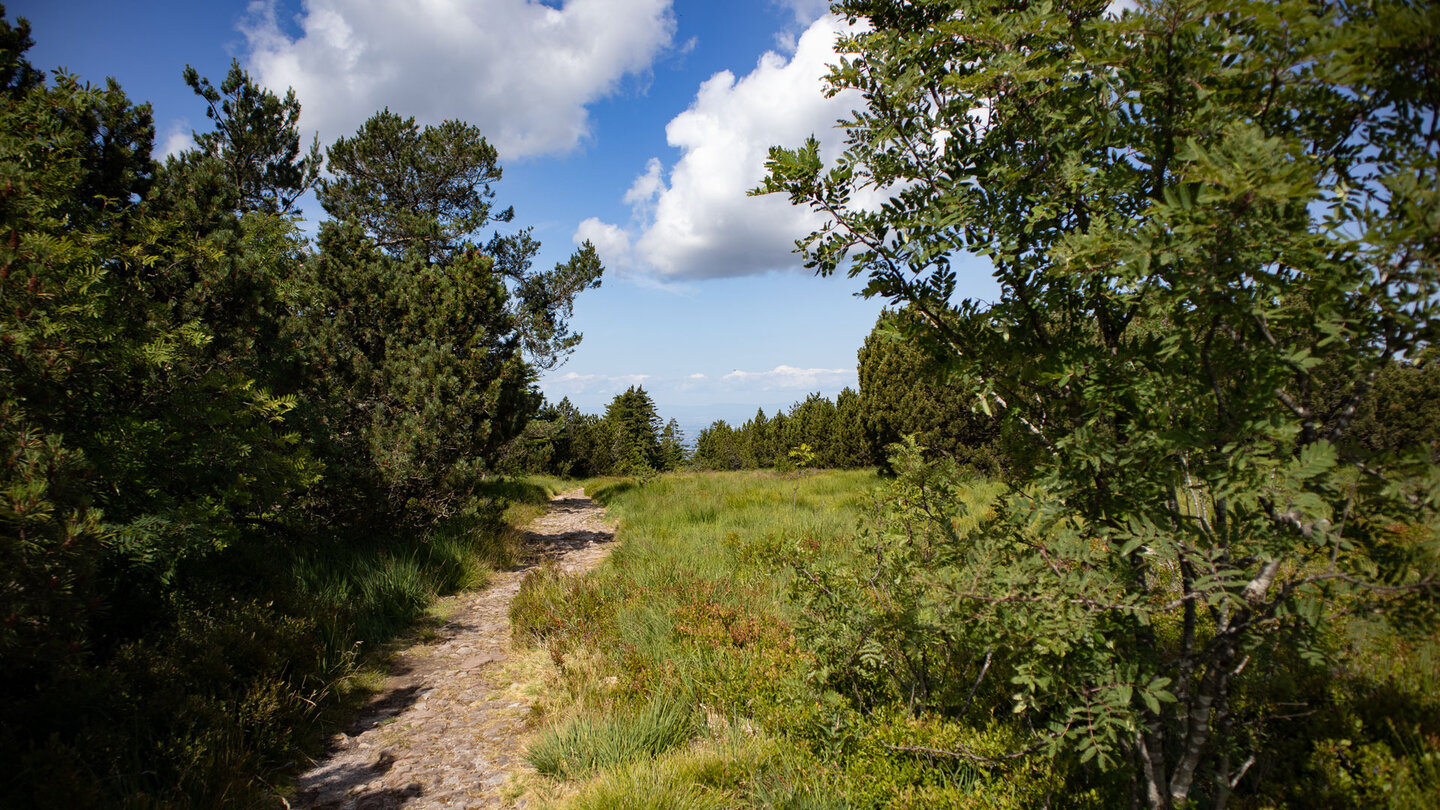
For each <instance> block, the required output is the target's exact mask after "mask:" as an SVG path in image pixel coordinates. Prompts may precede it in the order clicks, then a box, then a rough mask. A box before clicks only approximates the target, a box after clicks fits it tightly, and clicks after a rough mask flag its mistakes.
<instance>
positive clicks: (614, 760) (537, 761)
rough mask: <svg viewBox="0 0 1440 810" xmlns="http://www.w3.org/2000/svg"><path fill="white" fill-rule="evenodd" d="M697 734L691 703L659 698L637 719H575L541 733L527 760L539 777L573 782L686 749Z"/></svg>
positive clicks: (638, 715)
mask: <svg viewBox="0 0 1440 810" xmlns="http://www.w3.org/2000/svg"><path fill="white" fill-rule="evenodd" d="M699 730H700V723H699V721H698V716H697V714H696V712H695V710H694V707H693V705H692V704H691V703H690V702H689V701H686V700H683V699H682V700H668V699H665V698H659V697H657V698H655V699H652V700H651V701H650V703H649V704H648V705H646V706H645V707H644V708H643V709H642V710H641V711H639V712H635V713H633V714H622V715H618V716H614V717H608V718H599V717H594V716H590V715H581V716H578V717H574V718H571V719H570V720H569V721H568V722H566V723H565V724H564V725H562V726H561V727H559V728H558V729H553V730H551V731H548V732H546V733H544V734H542V735H541V736H540V738H539V739H538V740H536V741H535V743H534V744H533V745H531V746H530V750H529V751H528V752H527V754H526V758H527V759H528V760H529V761H530V764H531V765H533V766H535V770H537V771H539V772H540V773H543V774H546V775H548V776H557V777H564V778H574V777H578V776H583V775H585V774H589V773H592V772H594V771H596V770H601V769H605V768H611V767H614V766H616V765H622V764H625V763H630V762H636V761H639V760H641V759H648V758H652V757H655V756H656V755H658V754H662V753H664V752H666V751H669V750H671V749H673V748H676V747H678V746H681V745H684V744H685V743H686V742H688V741H689V740H690V738H691V737H693V736H694V735H695V734H696V733H697V732H698V731H699Z"/></svg>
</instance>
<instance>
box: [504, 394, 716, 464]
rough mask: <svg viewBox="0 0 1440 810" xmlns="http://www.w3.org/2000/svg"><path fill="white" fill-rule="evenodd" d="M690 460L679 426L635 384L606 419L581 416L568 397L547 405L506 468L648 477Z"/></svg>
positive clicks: (513, 447)
mask: <svg viewBox="0 0 1440 810" xmlns="http://www.w3.org/2000/svg"><path fill="white" fill-rule="evenodd" d="M688 460H689V453H688V451H687V450H686V447H685V436H684V432H683V431H681V430H680V425H679V423H677V422H676V421H675V420H674V419H671V420H669V421H668V422H665V421H662V420H661V417H660V414H659V412H658V411H657V410H656V408H655V401H654V400H653V399H651V397H650V394H649V393H647V392H646V391H645V389H644V388H643V387H641V386H631V387H630V388H628V389H627V390H626V391H625V392H624V393H621V394H617V395H616V396H615V398H614V399H612V400H611V401H610V404H609V405H607V406H606V407H605V413H604V415H603V416H602V415H596V414H587V413H581V412H580V410H579V409H578V408H576V407H575V406H574V405H573V404H571V402H570V399H569V398H568V397H566V398H563V399H561V400H560V402H559V403H557V404H553V405H552V404H550V403H545V404H544V405H542V406H541V408H540V410H539V412H538V413H537V414H536V415H535V417H534V418H533V419H531V420H530V423H529V424H528V425H526V426H525V429H524V431H523V432H521V434H520V435H518V436H516V437H515V438H514V439H512V440H511V441H510V442H509V443H508V444H507V445H506V446H505V447H504V448H503V450H502V452H501V459H500V469H501V470H503V471H505V472H509V473H546V474H549V475H558V476H561V477H568V478H589V477H592V476H599V475H640V476H647V475H653V474H656V473H661V472H668V471H671V470H678V469H680V468H681V467H682V466H683V465H684V464H685V463H686V462H687V461H688Z"/></svg>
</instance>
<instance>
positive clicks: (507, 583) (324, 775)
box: [289, 489, 615, 810]
mask: <svg viewBox="0 0 1440 810" xmlns="http://www.w3.org/2000/svg"><path fill="white" fill-rule="evenodd" d="M614 536H615V534H614V527H613V526H610V525H608V524H607V523H605V520H604V510H603V509H602V508H601V507H600V506H599V505H598V504H596V503H595V502H594V501H592V500H590V499H589V498H587V497H585V493H584V491H583V490H580V489H575V490H571V491H569V492H564V493H561V494H560V495H557V496H555V498H553V499H552V500H551V501H550V507H549V511H548V512H547V513H546V514H545V515H544V516H542V517H540V518H537V519H536V520H535V521H534V522H533V523H531V524H530V526H529V527H528V528H527V530H526V545H527V549H528V551H529V554H530V559H529V560H528V561H527V563H526V564H525V565H523V566H521V567H519V568H517V569H515V570H511V571H504V572H500V573H497V574H495V575H493V576H492V577H491V581H490V584H489V585H488V586H487V587H486V588H485V589H483V590H480V591H473V592H470V593H464V594H459V595H457V596H454V597H451V599H452V600H453V602H452V605H453V608H454V609H453V611H452V612H451V615H450V618H449V620H448V621H446V622H445V624H444V625H443V626H442V627H441V628H440V629H439V638H438V639H436V640H435V641H432V642H428V643H424V644H419V645H416V646H414V647H411V648H410V649H408V650H406V651H405V652H403V653H401V654H400V655H399V656H397V659H396V661H395V664H394V666H393V667H392V669H391V674H390V677H389V678H388V680H387V681H386V683H385V688H384V689H383V690H382V691H381V692H380V694H378V695H376V696H375V698H374V699H373V700H372V701H371V703H370V705H369V706H367V707H366V708H365V709H364V710H362V711H361V713H360V715H359V717H357V718H356V720H355V722H354V723H353V724H352V725H351V727H350V728H348V729H347V730H346V731H344V732H342V733H340V734H337V735H335V737H334V738H332V740H331V745H330V748H329V749H328V750H327V751H326V753H325V754H324V756H322V757H321V758H320V759H319V760H318V761H316V762H315V764H314V766H313V767H312V768H311V769H310V770H308V771H306V772H305V773H304V774H302V775H301V776H300V778H299V779H298V780H297V782H296V794H295V796H294V797H293V798H292V799H291V801H290V802H289V805H290V806H291V807H292V808H296V810H299V808H307V809H308V810H392V808H406V810H421V808H427V809H428V808H441V807H444V808H479V807H501V806H502V801H501V797H500V791H501V788H502V787H503V786H504V784H505V782H506V781H507V780H508V779H509V777H510V775H511V774H512V773H514V772H516V771H518V770H520V768H521V767H522V764H523V755H524V752H523V750H522V748H521V739H522V737H523V736H524V735H525V732H526V728H525V719H526V717H527V716H528V714H529V710H530V707H529V705H528V704H526V703H525V702H524V699H523V698H522V697H519V696H516V695H513V694H507V693H506V687H508V686H509V684H504V683H492V682H491V681H490V679H489V678H487V677H486V673H487V672H489V671H491V670H492V669H493V667H494V666H495V665H496V664H498V663H500V662H503V661H505V660H506V659H507V658H508V657H509V652H510V602H511V601H512V600H513V599H514V598H515V594H516V593H517V592H518V591H519V590H520V580H522V579H524V577H525V573H526V572H527V571H528V570H530V569H531V568H534V567H535V566H537V565H540V564H542V563H545V562H547V561H554V562H555V564H556V565H558V566H559V567H560V568H561V569H562V570H565V571H570V572H582V573H583V572H585V571H589V570H590V569H592V568H594V567H595V566H597V565H599V564H600V561H601V560H603V559H604V558H605V556H606V555H607V554H609V553H610V549H611V548H612V545H613V544H612V542H611V541H612V540H613V539H614Z"/></svg>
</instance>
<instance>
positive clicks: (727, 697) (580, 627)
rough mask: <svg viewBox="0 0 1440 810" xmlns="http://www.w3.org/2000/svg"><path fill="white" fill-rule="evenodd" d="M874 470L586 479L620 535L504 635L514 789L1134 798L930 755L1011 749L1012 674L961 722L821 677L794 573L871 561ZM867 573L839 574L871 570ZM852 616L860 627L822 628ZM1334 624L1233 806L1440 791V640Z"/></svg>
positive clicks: (525, 609) (979, 799) (1109, 786)
mask: <svg viewBox="0 0 1440 810" xmlns="http://www.w3.org/2000/svg"><path fill="white" fill-rule="evenodd" d="M883 486H884V482H883V481H882V480H881V479H879V478H878V477H877V476H876V475H875V474H874V473H873V472H867V471H812V472H808V473H806V474H804V475H801V476H797V475H795V474H794V473H793V472H792V473H788V474H782V473H777V472H774V471H748V472H719V473H675V474H667V475H665V476H662V477H660V478H658V479H655V480H652V481H649V482H647V483H644V484H637V483H636V482H633V481H630V480H627V479H602V480H596V481H591V482H589V483H588V484H587V491H588V492H589V493H590V494H591V495H592V496H593V497H594V498H596V499H597V500H599V501H601V502H602V503H604V504H606V506H607V507H608V509H609V511H610V515H611V517H612V518H613V519H615V520H617V521H618V524H619V530H618V539H619V541H620V544H619V546H618V547H617V548H616V550H615V551H614V552H613V554H612V556H611V557H610V558H609V559H608V560H607V561H606V563H605V564H603V565H602V566H601V567H600V568H599V569H597V570H595V571H593V572H591V573H590V574H589V575H586V576H584V577H580V576H574V575H568V574H565V573H562V572H559V571H557V570H554V569H537V570H536V571H534V572H532V573H531V574H530V575H528V577H527V579H526V580H525V582H524V584H523V585H522V587H521V591H520V593H519V595H518V596H517V598H516V601H515V603H514V605H513V607H512V614H511V615H512V619H513V621H514V625H513V627H514V633H515V640H516V642H517V643H518V644H519V645H520V646H522V647H527V648H529V650H530V652H529V653H527V654H526V655H522V656H521V659H522V663H521V664H519V665H517V666H518V668H519V669H525V670H526V671H525V672H523V673H520V674H517V675H516V678H517V679H520V680H524V679H525V678H526V677H529V678H530V679H531V681H532V688H531V696H532V698H534V705H535V706H536V711H537V712H538V722H539V724H538V728H539V729H540V730H539V732H538V733H537V735H536V736H535V738H534V740H533V742H532V743H531V746H530V748H529V751H528V759H529V761H530V763H531V764H532V765H533V766H534V767H535V768H536V770H537V771H538V772H539V774H538V775H537V776H535V777H532V781H531V782H530V783H528V784H525V785H522V786H521V787H520V788H517V789H519V790H530V791H533V792H534V793H535V794H536V795H538V796H539V797H540V798H541V800H542V802H543V803H544V804H545V805H546V806H550V807H554V808H577V809H578V808H594V809H596V810H599V809H600V808H635V807H655V808H662V807H663V808H733V807H757V808H840V807H888V808H916V809H917V810H918V808H943V807H956V808H1020V807H1078V808H1103V807H1112V806H1117V803H1118V805H1124V804H1126V803H1128V799H1129V796H1130V790H1131V787H1130V785H1129V783H1128V782H1126V781H1124V780H1125V777H1124V776H1123V773H1124V771H1123V769H1122V770H1121V771H1115V772H1110V773H1097V772H1095V771H1094V770H1093V769H1090V770H1086V769H1084V768H1083V763H1079V762H1077V761H1076V757H1075V756H1074V755H1068V756H1058V757H1054V758H1049V757H1045V756H1033V757H1024V758H1020V759H1015V760H1009V761H1005V762H1003V763H995V762H991V763H978V762H973V761H967V760H963V759H956V758H954V757H947V756H943V755H937V754H939V753H940V752H943V751H947V750H949V751H953V750H957V749H958V750H970V751H980V752H988V753H989V754H991V755H996V754H999V753H1000V752H1005V751H1013V750H1017V749H1020V748H1022V747H1024V746H1025V744H1026V741H1025V739H1024V737H1023V736H1022V735H1021V734H1020V732H1019V728H1018V725H1017V721H1016V720H1015V719H1014V716H1013V715H1012V713H1011V712H1010V711H1009V701H1008V700H1007V695H1008V692H1007V691H1006V690H1007V688H1008V687H1009V683H1008V675H1002V676H1000V677H998V678H992V679H991V680H992V681H995V682H996V683H995V684H994V685H993V686H991V687H987V688H989V689H991V690H992V691H993V690H998V691H995V693H994V694H991V695H989V696H988V698H987V701H982V700H979V699H977V700H975V701H974V705H975V706H980V708H979V709H975V708H972V709H971V710H969V711H968V712H965V713H964V716H963V717H960V716H957V715H955V714H942V713H937V712H927V711H911V710H910V708H909V706H907V705H906V701H905V699H904V697H903V696H898V697H892V698H891V699H889V700H872V701H869V702H868V704H867V705H863V706H862V705H860V703H861V702H859V701H855V700H851V699H850V698H849V696H848V695H843V694H841V693H840V692H839V691H837V690H836V689H835V688H832V687H833V684H834V683H836V682H837V679H835V678H834V677H833V675H834V672H833V670H834V669H835V668H837V667H840V668H843V667H844V666H845V665H846V663H848V662H843V661H842V662H840V663H838V664H837V663H836V660H835V658H834V656H833V655H831V656H830V657H828V658H827V657H826V655H824V654H821V653H819V652H817V651H820V650H823V649H824V648H826V647H827V644H828V641H829V638H830V637H831V636H830V635H827V628H826V627H824V626H820V627H818V628H817V627H816V624H815V621H814V616H810V617H809V621H808V624H807V617H806V616H805V615H802V612H801V611H802V607H801V605H802V604H803V603H804V600H802V599H799V598H797V597H796V593H797V589H796V585H797V579H796V578H797V577H800V576H805V575H806V573H805V571H806V570H807V568H808V569H809V570H819V569H821V568H828V569H829V570H839V569H846V568H848V569H849V570H851V571H856V572H865V571H869V570H878V569H876V567H875V565H874V561H873V559H867V555H872V556H873V553H874V550H873V547H869V548H867V546H866V545H865V540H864V537H865V531H864V529H865V528H866V523H867V522H869V521H873V520H875V514H876V512H875V508H874V506H873V504H874V503H875V499H876V497H877V493H878V491H879V489H880V488H881V487H883ZM999 490H1000V487H999V485H997V484H994V483H991V482H989V481H986V480H984V479H980V478H976V479H974V480H973V481H972V482H971V483H970V484H969V485H968V488H967V489H965V490H964V491H963V492H962V495H961V497H962V499H964V500H967V501H968V503H967V515H968V516H969V517H967V518H965V520H964V521H962V522H965V523H966V524H967V525H965V526H958V527H957V528H959V529H960V530H961V531H972V530H975V529H976V528H977V526H978V525H979V524H981V523H983V521H984V520H985V519H986V517H985V515H986V509H987V506H986V504H987V502H989V501H990V500H991V499H992V498H993V497H995V495H996V493H998V492H999ZM969 524H975V525H969ZM796 561H806V562H805V566H803V567H802V566H798V565H796ZM865 576H867V575H864V574H862V575H861V576H859V577H856V578H855V579H854V580H853V581H858V582H860V583H861V584H862V587H863V584H864V580H865ZM921 578H923V575H921ZM878 585H879V584H878V583H877V587H874V588H872V589H871V592H872V593H873V594H875V598H876V599H884V598H886V597H884V596H882V594H884V593H887V592H893V586H894V585H895V583H890V587H891V590H889V591H887V588H886V587H878ZM807 589H808V590H809V592H810V593H812V594H813V593H814V588H810V587H808V586H807ZM910 619H914V620H915V621H919V622H924V621H927V620H926V619H925V618H924V617H907V620H910ZM845 633H850V634H851V636H850V637H851V638H854V637H855V628H841V627H835V628H833V634H832V635H833V637H836V638H838V637H840V636H841V635H842V634H845ZM1334 643H1336V644H1338V645H1346V646H1347V647H1348V649H1349V650H1350V653H1349V654H1347V655H1342V656H1340V657H1339V660H1340V661H1341V662H1342V663H1340V664H1339V665H1337V666H1335V667H1333V668H1331V669H1329V670H1325V671H1316V672H1314V674H1313V680H1311V681H1307V682H1305V683H1296V684H1291V685H1288V686H1287V685H1284V684H1271V685H1269V686H1267V687H1266V688H1265V689H1263V690H1261V691H1260V692H1259V693H1256V694H1260V695H1268V696H1270V697H1272V698H1273V695H1275V694H1288V695H1290V697H1289V698H1274V699H1292V700H1296V701H1305V702H1306V704H1307V705H1309V706H1311V707H1312V710H1309V711H1308V713H1303V716H1297V718H1296V719H1295V720H1293V721H1291V722H1293V723H1295V724H1296V725H1295V726H1294V727H1293V729H1291V731H1293V733H1290V734H1282V735H1281V736H1280V737H1277V738H1276V739H1275V741H1274V743H1273V744H1274V746H1276V748H1275V751H1274V752H1273V753H1274V754H1275V756H1276V757H1278V759H1277V760H1276V761H1278V762H1279V763H1280V766H1279V767H1269V770H1268V771H1267V772H1266V773H1262V774H1259V775H1258V778H1257V779H1256V783H1257V785H1259V787H1260V790H1258V791H1256V792H1255V793H1253V794H1252V795H1251V797H1249V798H1248V799H1246V800H1244V801H1241V800H1239V797H1237V801H1234V802H1232V803H1231V806H1232V807H1287V806H1288V807H1307V806H1327V807H1421V806H1433V805H1430V804H1429V802H1430V801H1431V800H1432V799H1435V798H1437V797H1440V753H1437V751H1440V745H1437V740H1436V739H1435V738H1434V731H1435V729H1437V728H1440V682H1437V678H1440V668H1437V665H1436V664H1437V654H1440V644H1437V643H1436V640H1435V639H1434V638H1428V637H1415V636H1412V635H1407V634H1406V633H1405V632H1404V631H1403V630H1397V629H1395V628H1393V627H1389V626H1382V625H1380V624H1378V623H1372V622H1369V621H1366V620H1365V619H1364V618H1363V617H1355V618H1354V619H1353V620H1351V621H1348V622H1345V623H1341V624H1337V626H1336V627H1335V634H1334ZM841 646H843V644H842V645H841ZM861 647H862V649H861V650H860V652H859V654H861V655H863V645H861ZM524 660H528V661H529V663H528V664H525V663H523V661H524ZM997 666H998V664H997ZM527 667H528V669H526V668H527ZM963 686H965V687H966V688H969V684H968V683H967V684H964V685H963ZM1292 687H1293V688H1292ZM963 691H964V690H962V692H963ZM970 697H975V694H974V691H973V689H972V690H971V692H970ZM1267 699H1269V698H1267ZM967 702H968V699H967ZM982 704H983V705H982ZM912 705H913V704H912ZM985 706H989V707H991V708H985Z"/></svg>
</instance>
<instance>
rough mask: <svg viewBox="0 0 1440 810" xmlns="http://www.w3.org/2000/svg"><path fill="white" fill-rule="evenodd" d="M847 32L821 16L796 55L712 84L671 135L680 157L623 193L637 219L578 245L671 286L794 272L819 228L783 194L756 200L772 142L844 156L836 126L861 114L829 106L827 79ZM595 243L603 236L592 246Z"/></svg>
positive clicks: (770, 56)
mask: <svg viewBox="0 0 1440 810" xmlns="http://www.w3.org/2000/svg"><path fill="white" fill-rule="evenodd" d="M844 25H845V24H844V23H843V22H842V21H840V20H838V19H836V18H834V17H829V16H826V17H822V18H820V19H818V20H816V21H815V22H814V23H812V24H811V25H810V27H809V28H808V29H806V31H805V33H804V34H803V35H802V36H801V37H800V39H799V41H798V43H797V44H796V48H795V52H794V55H793V56H791V57H790V58H788V59H787V58H786V57H784V56H782V55H780V54H778V53H774V52H770V53H766V54H765V55H764V56H762V57H761V58H760V61H759V63H758V64H757V65H756V66H755V68H754V70H752V71H751V72H750V73H749V74H747V75H745V76H743V77H741V78H739V79H737V78H736V77H735V75H734V74H732V73H731V72H730V71H722V72H720V73H717V74H715V75H714V76H712V77H711V78H710V79H708V80H706V81H705V82H704V83H703V84H702V85H701V86H700V89H699V91H698V92H697V93H696V94H695V99H694V100H693V101H692V102H691V104H690V107H689V109H687V110H685V111H684V112H683V113H681V114H679V115H677V116H676V117H675V118H674V119H672V120H671V121H670V123H669V124H668V125H667V126H666V128H665V136H666V139H667V141H668V142H669V144H670V145H671V146H675V147H678V148H679V149H680V150H681V152H682V154H681V156H680V158H679V160H677V161H676V162H675V164H674V165H673V166H671V167H670V168H669V170H668V171H666V170H665V168H664V165H663V164H662V163H661V161H660V160H658V159H651V160H650V161H649V163H648V164H647V165H646V167H645V171H644V172H643V173H642V174H640V175H639V176H638V177H637V178H636V180H635V182H634V183H633V184H632V185H631V187H630V189H629V191H627V192H626V193H625V197H624V199H625V202H626V203H628V204H629V205H630V206H631V213H632V222H631V223H630V224H629V226H628V227H621V226H618V225H613V224H610V223H604V222H601V221H600V220H598V219H593V218H592V219H589V220H586V221H585V222H584V223H581V225H580V228H579V230H577V232H576V235H575V238H576V239H577V240H580V239H583V238H589V239H590V240H591V241H593V242H595V244H596V247H597V249H599V250H600V254H601V256H602V257H604V258H605V260H606V262H607V265H615V266H632V265H633V266H635V267H637V268H639V269H640V270H642V271H645V272H650V273H653V274H655V275H658V276H659V277H661V278H664V279H669V280H678V279H703V278H719V277H725V276H742V275H750V274H756V273H764V272H767V271H771V270H782V269H789V268H794V267H798V266H799V264H800V260H799V257H797V256H796V255H795V254H794V247H795V240H796V239H797V238H799V237H802V236H804V235H805V234H807V233H809V232H811V231H813V230H815V229H817V228H818V227H819V226H820V225H821V224H822V223H823V219H822V218H821V217H820V216H819V215H817V214H814V213H811V212H810V211H808V210H806V209H804V208H797V207H795V206H792V205H790V203H789V201H788V200H786V199H785V198H784V196H783V195H769V196H765V197H750V196H747V194H746V192H747V191H748V190H749V189H751V188H754V187H755V186H757V185H759V184H760V181H761V179H762V178H763V177H764V176H765V158H766V156H767V152H768V150H769V148H770V147H771V146H773V145H785V146H799V145H801V144H802V143H803V142H804V140H805V138H807V137H808V136H810V135H812V134H813V135H815V136H816V137H817V138H819V139H820V142H821V145H822V154H823V155H825V156H827V157H833V156H834V155H836V154H838V153H839V152H840V147H841V139H842V137H843V133H842V132H841V131H839V130H838V129H836V128H835V122H836V120H837V119H839V118H842V117H844V116H845V115H846V114H847V113H848V112H849V110H851V109H852V108H854V107H856V106H858V104H859V98H858V96H856V95H854V94H853V93H852V92H849V91H847V92H846V93H843V94H841V95H839V96H836V97H835V98H829V99H827V98H826V97H825V95H824V93H823V83H822V79H823V77H824V76H825V75H826V74H827V73H828V72H829V67H828V66H829V64H831V63H833V62H834V61H835V60H836V57H835V50H834V46H835V39H836V37H837V36H838V35H839V34H840V33H841V32H842V30H843V29H844ZM597 236H598V237H600V238H597Z"/></svg>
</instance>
